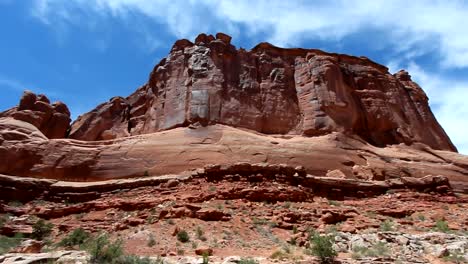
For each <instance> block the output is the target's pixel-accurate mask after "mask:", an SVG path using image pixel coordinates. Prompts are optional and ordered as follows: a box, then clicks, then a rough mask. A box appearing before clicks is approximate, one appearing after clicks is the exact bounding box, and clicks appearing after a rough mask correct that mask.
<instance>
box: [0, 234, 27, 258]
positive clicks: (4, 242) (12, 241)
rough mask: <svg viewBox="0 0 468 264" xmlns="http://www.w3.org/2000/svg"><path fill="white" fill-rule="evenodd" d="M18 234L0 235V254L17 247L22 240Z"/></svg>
mask: <svg viewBox="0 0 468 264" xmlns="http://www.w3.org/2000/svg"><path fill="white" fill-rule="evenodd" d="M22 239H23V238H22V236H21V235H20V234H17V235H15V236H14V237H7V236H2V235H0V255H2V254H5V253H7V252H8V251H10V249H12V248H15V247H17V246H18V245H19V244H20V243H21V240H22Z"/></svg>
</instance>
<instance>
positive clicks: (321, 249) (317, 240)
mask: <svg viewBox="0 0 468 264" xmlns="http://www.w3.org/2000/svg"><path fill="white" fill-rule="evenodd" d="M310 242H311V244H312V254H313V255H314V256H317V257H318V258H319V259H320V262H321V263H332V262H333V260H334V259H335V257H336V256H337V255H338V254H337V253H336V251H335V250H334V249H333V242H334V239H333V237H331V236H326V235H324V236H321V235H320V234H314V235H313V236H312V237H311V241H310Z"/></svg>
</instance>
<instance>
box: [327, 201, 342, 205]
mask: <svg viewBox="0 0 468 264" xmlns="http://www.w3.org/2000/svg"><path fill="white" fill-rule="evenodd" d="M328 204H329V205H333V206H340V205H341V204H340V202H338V201H335V200H328Z"/></svg>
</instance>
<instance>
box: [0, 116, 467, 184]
mask: <svg viewBox="0 0 468 264" xmlns="http://www.w3.org/2000/svg"><path fill="white" fill-rule="evenodd" d="M0 156H1V157H2V160H4V161H5V162H2V163H0V173H2V174H6V175H17V176H27V177H38V178H47V179H59V180H65V181H102V180H109V179H117V178H128V177H142V176H157V175H165V174H179V173H182V172H184V171H189V170H196V169H199V168H203V167H205V166H206V165H207V164H221V165H229V164H234V163H237V162H244V163H251V164H252V163H267V164H287V165H288V166H291V167H295V166H303V167H304V171H305V173H308V174H311V175H316V176H328V177H334V178H339V177H341V178H348V179H359V180H367V181H379V180H387V179H397V178H402V177H416V178H421V177H425V176H427V175H434V176H435V175H443V176H445V177H447V178H448V179H449V180H450V182H451V184H452V185H453V186H454V188H456V189H458V190H461V191H466V190H468V188H467V184H466V182H467V175H468V157H467V156H464V155H460V154H458V153H455V152H450V151H438V150H433V149H431V148H429V147H427V146H426V145H424V144H413V145H412V146H406V145H404V144H400V145H393V146H391V147H385V148H379V147H375V146H372V145H370V144H368V143H366V142H365V141H363V140H361V139H360V138H352V137H349V136H347V135H344V134H342V133H338V132H335V133H331V134H328V135H323V136H316V137H304V136H299V135H296V136H294V135H288V136H284V135H280V136H273V135H265V134H260V133H254V132H252V131H247V130H241V129H236V128H232V127H229V126H225V125H212V126H207V127H197V128H195V127H180V128H175V129H171V130H168V131H162V132H157V133H151V134H145V135H138V136H132V137H126V138H120V139H113V140H107V141H93V142H88V141H78V140H70V139H47V138H46V137H45V136H44V135H43V134H42V133H41V132H40V131H39V130H38V129H37V128H35V127H34V126H32V125H30V124H28V123H26V122H22V121H18V120H14V119H12V118H0Z"/></svg>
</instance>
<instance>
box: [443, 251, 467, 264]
mask: <svg viewBox="0 0 468 264" xmlns="http://www.w3.org/2000/svg"><path fill="white" fill-rule="evenodd" d="M443 259H444V260H445V261H447V262H451V263H457V264H458V263H467V259H466V258H465V256H464V255H463V252H462V251H461V249H457V250H455V251H452V252H450V253H449V255H448V256H445V257H443Z"/></svg>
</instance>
